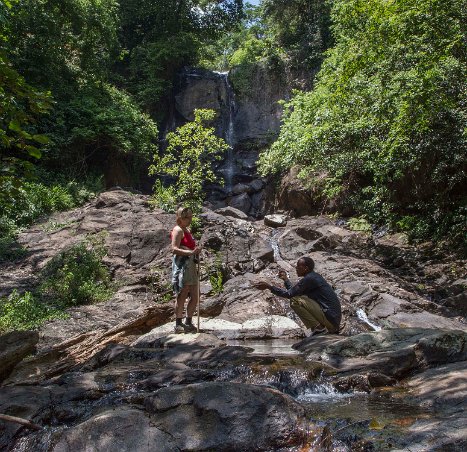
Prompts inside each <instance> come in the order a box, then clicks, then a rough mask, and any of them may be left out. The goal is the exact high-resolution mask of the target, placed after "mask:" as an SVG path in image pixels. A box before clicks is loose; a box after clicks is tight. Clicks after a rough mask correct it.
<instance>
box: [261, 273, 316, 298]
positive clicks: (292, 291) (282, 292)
mask: <svg viewBox="0 0 467 452" xmlns="http://www.w3.org/2000/svg"><path fill="white" fill-rule="evenodd" d="M284 284H285V287H286V288H285V289H281V288H280V287H276V286H271V287H270V288H269V290H270V291H271V292H272V293H273V294H274V295H277V296H278V297H282V298H289V299H290V298H293V297H296V296H298V295H303V294H306V293H307V292H308V291H310V290H312V289H314V288H316V287H317V285H316V282H315V281H314V280H313V278H310V277H308V278H307V277H306V276H305V277H304V278H302V279H301V280H300V281H298V282H297V283H296V284H293V285H292V283H291V282H290V280H288V279H286V280H284Z"/></svg>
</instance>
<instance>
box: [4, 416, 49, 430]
mask: <svg viewBox="0 0 467 452" xmlns="http://www.w3.org/2000/svg"><path fill="white" fill-rule="evenodd" d="M0 420H2V421H6V422H15V423H16V424H21V425H24V426H25V427H27V428H30V429H31V430H42V427H41V426H40V425H37V424H34V422H31V421H28V420H27V419H23V418H22V417H16V416H9V415H8V414H0Z"/></svg>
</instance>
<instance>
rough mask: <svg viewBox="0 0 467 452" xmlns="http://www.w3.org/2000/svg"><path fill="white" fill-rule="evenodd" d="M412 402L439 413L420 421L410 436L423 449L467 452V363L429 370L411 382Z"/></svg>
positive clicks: (408, 385)
mask: <svg viewBox="0 0 467 452" xmlns="http://www.w3.org/2000/svg"><path fill="white" fill-rule="evenodd" d="M407 387H408V388H409V390H410V392H409V394H407V395H406V397H408V398H409V399H413V400H415V402H416V403H418V404H420V405H421V406H424V407H429V408H432V409H434V410H436V413H437V416H433V417H432V418H428V419H423V418H422V419H420V420H419V421H418V422H416V423H414V424H413V425H412V426H410V427H409V429H408V432H407V437H409V438H411V442H412V444H413V445H414V446H417V447H419V450H423V449H425V450H440V451H441V450H459V451H460V450H465V448H466V446H467V441H466V438H467V427H466V426H467V415H466V413H467V410H466V408H467V367H466V362H465V361H462V362H458V363H452V364H445V365H441V366H439V367H436V368H434V369H428V370H426V371H424V372H422V373H420V374H418V375H416V376H415V377H412V378H410V379H409V380H408V381H407Z"/></svg>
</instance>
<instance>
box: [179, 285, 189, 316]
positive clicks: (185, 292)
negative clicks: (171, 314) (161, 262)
mask: <svg viewBox="0 0 467 452" xmlns="http://www.w3.org/2000/svg"><path fill="white" fill-rule="evenodd" d="M190 287H192V286H185V287H183V288H182V290H181V291H180V292H179V293H178V295H177V298H176V299H175V317H176V318H177V319H181V318H183V308H184V307H185V301H186V299H187V298H188V293H189V292H190ZM188 304H190V303H188ZM187 310H188V309H187Z"/></svg>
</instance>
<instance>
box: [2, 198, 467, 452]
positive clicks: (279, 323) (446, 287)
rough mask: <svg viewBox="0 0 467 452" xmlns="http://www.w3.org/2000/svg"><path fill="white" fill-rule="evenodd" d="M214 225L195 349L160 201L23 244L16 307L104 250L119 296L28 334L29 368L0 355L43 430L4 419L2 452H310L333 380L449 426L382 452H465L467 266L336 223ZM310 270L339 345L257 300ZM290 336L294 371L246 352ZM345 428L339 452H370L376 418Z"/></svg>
mask: <svg viewBox="0 0 467 452" xmlns="http://www.w3.org/2000/svg"><path fill="white" fill-rule="evenodd" d="M202 220H203V229H202V235H201V237H200V240H199V241H200V243H201V244H202V246H203V252H202V255H201V258H202V260H201V270H202V272H201V273H202V281H201V293H202V296H201V300H202V301H201V315H202V321H201V328H202V329H203V325H204V326H205V331H204V332H202V333H200V334H191V335H190V334H185V335H173V334H171V332H172V331H173V330H172V329H173V307H172V301H168V300H167V293H168V292H167V291H168V285H169V284H168V283H169V280H170V259H171V250H170V242H169V231H170V229H171V228H172V227H173V225H174V222H175V218H174V215H173V214H166V213H164V212H162V211H161V210H151V209H150V207H149V204H148V198H147V197H145V196H142V195H135V194H131V193H128V192H126V191H124V190H121V189H114V190H112V191H108V192H105V193H102V194H100V195H99V197H98V198H97V199H95V200H94V201H93V202H91V203H88V204H87V205H85V206H83V207H81V208H78V209H75V210H72V211H69V212H63V213H60V214H55V215H54V216H52V217H51V218H50V219H48V220H44V222H43V223H41V224H37V225H34V226H33V227H32V228H30V229H29V230H26V231H24V232H22V233H21V234H20V236H19V242H20V244H22V245H23V246H24V247H25V248H26V250H27V253H26V254H25V255H24V256H23V257H21V258H19V260H17V261H15V262H9V263H3V264H1V266H0V293H1V294H2V296H5V295H8V294H9V293H11V292H12V291H13V290H14V289H15V288H16V289H18V290H20V291H25V290H33V289H34V287H35V285H37V284H38V280H37V278H38V275H39V272H40V269H41V268H43V267H44V265H45V264H46V262H47V261H48V260H49V259H51V258H52V257H53V256H55V255H56V254H57V253H59V252H60V251H62V250H64V249H66V248H68V247H70V246H71V245H72V244H75V243H77V242H79V241H81V240H82V239H84V238H85V236H86V235H88V234H95V233H102V235H103V236H104V237H105V246H106V248H107V256H106V257H105V263H106V265H107V266H108V267H109V269H110V273H111V275H112V278H113V280H114V283H115V286H114V287H115V293H114V296H113V297H112V298H111V299H110V300H108V301H107V302H104V303H99V304H95V305H88V306H78V307H74V308H72V309H70V310H69V318H67V319H57V320H53V321H49V322H47V323H45V324H44V325H43V326H42V327H41V328H40V329H39V331H38V333H39V340H38V342H37V344H36V341H37V335H36V334H26V335H24V337H25V338H26V337H28V336H30V340H31V344H30V347H24V349H23V348H21V350H19V352H17V348H18V345H19V344H18V341H20V342H21V341H22V342H21V344H20V345H22V346H23V345H24V343H23V342H24V341H25V339H22V338H23V336H22V335H18V334H16V333H15V334H13V335H10V336H7V337H2V338H0V343H1V344H2V357H3V359H4V363H3V364H5V366H3V367H5V369H6V370H5V373H4V374H2V378H4V381H3V382H2V387H1V391H0V413H2V414H8V415H10V416H17V417H22V418H24V419H28V420H30V421H32V422H34V423H35V424H38V425H39V426H41V427H44V429H43V430H40V431H37V432H36V431H31V430H28V429H26V428H24V427H22V426H21V425H20V424H16V423H4V422H3V421H1V420H0V450H12V451H22V450H56V451H72V450H73V451H74V450H137V451H139V450H154V444H155V443H157V450H168V451H169V450H239V451H240V450H263V451H267V450H283V451H284V452H285V451H287V452H289V451H293V450H300V449H301V448H305V449H306V450H309V449H310V448H311V445H312V444H315V445H316V444H317V443H316V442H315V443H314V441H317V442H318V443H321V442H324V441H325V440H327V439H326V438H327V437H328V436H329V435H328V436H327V435H326V434H325V432H323V431H322V430H323V429H322V426H321V427H320V425H319V424H316V423H315V422H313V421H310V417H312V416H314V414H313V413H314V411H313V410H314V408H313V410H310V412H306V410H305V408H304V406H303V404H302V402H301V399H299V398H298V397H297V394H299V393H300V391H301V390H302V389H303V388H305V389H303V391H302V392H301V394H303V393H305V394H306V391H307V390H309V389H310V388H311V389H313V388H314V387H315V386H316V385H317V380H316V379H321V378H326V379H327V384H328V387H327V390H332V391H339V392H346V391H350V392H353V391H357V392H358V393H359V394H362V392H363V393H364V392H369V393H370V394H371V393H373V392H374V391H376V390H377V388H380V387H385V389H384V391H385V392H386V393H387V392H388V391H390V390H391V386H393V385H400V386H401V388H400V389H403V391H402V392H401V391H400V390H399V391H398V393H399V394H402V397H403V398H404V399H407V400H412V401H413V403H414V404H415V405H417V404H418V406H419V407H427V409H430V410H434V412H435V414H436V413H438V414H437V417H436V419H435V420H433V419H432V418H431V417H420V418H419V419H417V421H416V422H414V423H413V424H410V426H408V427H403V426H404V425H405V424H404V422H406V418H405V417H404V419H402V420H401V425H402V427H403V428H404V429H403V430H402V433H400V435H399V436H394V435H393V433H391V431H389V432H388V433H387V436H386V437H385V436H384V433H385V429H375V430H373V431H372V432H371V435H370V436H371V438H375V435H378V434H381V435H383V436H382V437H378V438H377V439H375V444H376V443H378V441H379V443H378V444H383V446H382V448H383V449H384V447H386V448H387V449H386V450H390V449H400V450H404V448H407V449H412V450H465V447H466V446H467V444H466V441H465V438H466V437H467V432H466V428H465V425H467V423H466V422H465V420H466V419H465V414H464V413H465V411H464V410H465V408H466V400H467V397H466V396H467V385H466V383H465V382H466V381H467V380H466V373H467V371H466V366H465V363H466V357H467V356H466V341H467V333H466V331H467V328H466V323H465V317H464V315H465V306H463V304H462V299H463V297H465V294H466V287H467V284H466V275H465V261H462V260H459V259H453V258H450V257H449V256H443V255H440V254H438V255H436V258H433V254H432V252H428V250H427V249H425V248H424V247H418V248H415V247H411V246H409V245H407V244H404V243H403V242H402V241H401V240H399V239H398V238H397V237H394V236H389V235H388V236H385V237H379V238H378V237H372V236H370V235H365V234H362V233H357V232H354V231H350V230H348V229H346V228H344V227H341V226H338V225H336V224H335V223H334V222H333V221H332V220H331V219H330V218H327V217H325V216H320V217H302V218H296V219H290V218H289V219H284V221H280V222H278V223H277V222H274V223H268V224H273V226H274V227H273V226H267V225H266V224H265V223H264V222H263V221H251V220H250V219H249V218H248V216H246V215H245V214H243V213H242V212H239V211H238V210H235V209H233V208H230V207H229V208H225V209H219V210H218V211H212V210H208V209H206V210H205V211H204V212H203V214H202ZM51 224H55V225H60V227H58V228H57V227H55V228H52V227H50V225H51ZM302 255H310V256H311V257H313V258H314V260H315V262H316V270H317V271H318V272H319V273H321V274H322V275H323V276H324V277H325V278H326V279H327V280H328V281H329V282H330V283H331V284H332V285H333V287H334V288H335V290H336V292H337V293H338V296H339V298H340V299H341V302H342V307H343V321H342V331H341V334H340V335H325V336H317V337H316V336H312V337H307V338H305V339H304V336H305V334H306V333H307V332H306V331H305V329H304V327H303V325H302V324H301V322H300V319H298V318H297V317H296V316H295V314H294V313H293V312H292V311H291V310H290V306H289V303H288V301H286V300H284V299H280V298H278V297H275V296H273V295H272V294H271V293H270V292H268V291H264V292H260V291H258V290H256V289H254V288H253V287H252V282H254V281H258V280H268V281H270V282H271V283H274V284H278V283H279V282H280V281H279V280H278V279H277V276H276V275H277V271H278V270H279V269H280V268H282V269H284V270H286V271H288V272H289V273H290V276H291V277H292V278H294V277H295V274H294V265H295V263H296V260H297V258H298V257H300V256H302ZM219 274H222V275H223V283H222V285H221V286H220V287H219V285H218V286H216V283H217V284H218V281H219ZM213 285H214V286H215V287H214V288H213ZM215 289H217V290H215ZM219 289H220V290H219ZM169 296H170V295H169ZM375 330H378V331H375ZM284 337H287V338H289V339H295V340H296V342H297V343H299V344H298V345H296V348H297V349H298V350H299V351H300V355H299V356H298V357H296V356H295V355H294V357H293V360H292V359H290V360H289V361H286V364H283V361H281V359H278V358H276V357H275V356H259V357H258V356H256V355H254V354H252V348H250V347H249V344H251V342H248V341H249V340H251V339H255V340H259V339H261V340H263V341H264V339H275V340H277V339H278V338H284ZM12 338H13V339H14V340H13V339H12ZM15 338H17V339H18V340H16V339H15ZM28 340H29V339H28ZM230 340H235V341H237V342H235V343H234V345H232V342H228V341H230ZM240 341H241V342H240ZM239 344H240V345H239ZM34 347H36V348H37V353H36V354H34V355H32V356H31V355H30V354H31V353H32V352H33V350H34ZM25 355H29V356H27V357H26V358H24V357H25ZM11 356H13V357H14V359H10V357H11ZM21 360H22V361H21ZM18 361H21V362H18ZM0 364H1V363H0ZM3 367H2V370H3ZM299 377H300V378H299ZM444 382H446V384H443V383H444ZM329 388H331V389H329ZM292 396H293V397H292ZM336 396H338V397H340V396H343V394H336ZM355 396H356V398H357V397H359V396H357V395H355ZM294 397H295V398H294ZM337 400H342V399H337ZM349 400H350V399H349ZM326 403H334V402H333V401H332V400H331V399H329V400H328V401H327V402H326ZM345 403H346V404H347V402H345ZM349 403H352V402H351V401H350V402H349ZM365 415H366V414H365V410H362V414H361V416H365ZM339 416H340V417H339ZM345 416H346V414H344V413H343V414H339V413H338V415H337V417H338V419H337V420H336V423H337V425H336V426H335V428H334V432H335V434H336V435H337V436H339V435H341V436H340V438H341V439H340V440H341V441H343V443H342V444H344V445H345V447H347V449H342V450H356V449H358V448H359V447H360V446H361V444H362V443H361V435H362V428H363V427H364V426H368V425H369V424H370V422H371V419H367V418H364V421H365V422H367V423H366V424H365V423H363V424H362V423H359V429H360V430H356V431H355V432H352V433H349V431H348V430H346V429H347V427H349V428H351V424H352V423H351V422H350V423H349V425H347V426H346V427H345V428H344V429H343V428H342V424H341V423H342V422H346V421H345V419H344V417H345ZM330 425H331V427H328V429H329V428H332V424H330ZM402 427H401V428H402ZM363 430H364V429H363ZM378 432H379V433H378ZM391 435H392V436H391ZM371 438H370V439H368V438H367V439H366V440H365V441H367V443H365V444H366V446H365V447H367V449H368V450H371V447H370V446H371V445H372V443H371V441H373V440H372V439H371ZM388 438H389V439H388ZM342 444H340V446H339V445H338V446H339V447H341V446H342ZM336 447H337V446H336ZM342 447H343V446H342ZM367 449H365V450H367Z"/></svg>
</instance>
